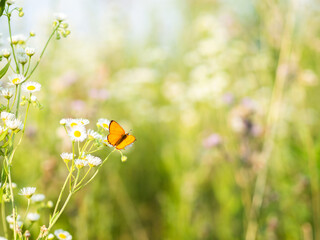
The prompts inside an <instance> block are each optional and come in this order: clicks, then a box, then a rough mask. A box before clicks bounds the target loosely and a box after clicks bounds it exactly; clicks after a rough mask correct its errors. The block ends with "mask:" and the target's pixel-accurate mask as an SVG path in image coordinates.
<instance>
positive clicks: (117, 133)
mask: <svg viewBox="0 0 320 240" xmlns="http://www.w3.org/2000/svg"><path fill="white" fill-rule="evenodd" d="M125 134H126V132H125V131H124V129H123V128H122V127H121V126H120V125H119V124H118V123H117V122H116V121H114V120H112V121H111V122H110V124H109V135H108V137H107V139H108V142H109V143H110V144H111V145H112V146H116V144H117V143H118V142H119V141H120V139H121V138H122V137H123V136H124V135H125Z"/></svg>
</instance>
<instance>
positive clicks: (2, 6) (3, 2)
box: [0, 0, 6, 17]
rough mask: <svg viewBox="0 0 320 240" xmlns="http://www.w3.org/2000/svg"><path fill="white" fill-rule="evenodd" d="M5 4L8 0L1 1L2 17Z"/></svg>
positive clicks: (0, 10) (0, 13)
mask: <svg viewBox="0 0 320 240" xmlns="http://www.w3.org/2000/svg"><path fill="white" fill-rule="evenodd" d="M5 5H6V0H1V1H0V17H1V16H2V14H3V11H4V7H5Z"/></svg>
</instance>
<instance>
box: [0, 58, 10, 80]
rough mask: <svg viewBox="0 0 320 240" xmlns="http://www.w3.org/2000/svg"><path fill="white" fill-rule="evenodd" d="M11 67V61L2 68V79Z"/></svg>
mask: <svg viewBox="0 0 320 240" xmlns="http://www.w3.org/2000/svg"><path fill="white" fill-rule="evenodd" d="M9 67H10V61H9V62H8V63H7V64H6V65H5V66H4V67H3V68H2V69H1V71H0V79H1V78H2V77H3V76H4V75H5V74H6V73H7V71H8V69H9Z"/></svg>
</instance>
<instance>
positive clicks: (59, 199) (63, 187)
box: [52, 172, 72, 217]
mask: <svg viewBox="0 0 320 240" xmlns="http://www.w3.org/2000/svg"><path fill="white" fill-rule="evenodd" d="M71 174H72V173H71V172H70V173H69V175H68V176H67V178H66V180H65V181H64V184H63V186H62V189H61V191H60V194H59V197H58V200H57V203H56V206H55V208H54V211H53V214H52V217H54V215H55V214H56V212H57V210H58V206H59V203H60V201H61V198H62V194H63V192H64V190H65V188H66V186H67V183H68V180H69V177H70V175H71Z"/></svg>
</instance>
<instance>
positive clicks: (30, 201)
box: [22, 198, 31, 223]
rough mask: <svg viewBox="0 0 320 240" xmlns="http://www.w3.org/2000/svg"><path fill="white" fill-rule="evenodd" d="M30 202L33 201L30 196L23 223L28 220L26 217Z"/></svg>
mask: <svg viewBox="0 0 320 240" xmlns="http://www.w3.org/2000/svg"><path fill="white" fill-rule="evenodd" d="M30 203H31V199H30V198H28V205H27V210H26V212H25V214H24V217H23V221H22V222H23V223H24V222H25V221H26V217H27V215H28V213H29V208H30Z"/></svg>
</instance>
